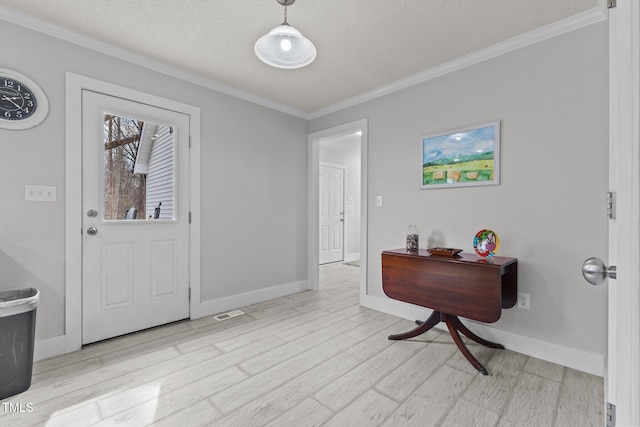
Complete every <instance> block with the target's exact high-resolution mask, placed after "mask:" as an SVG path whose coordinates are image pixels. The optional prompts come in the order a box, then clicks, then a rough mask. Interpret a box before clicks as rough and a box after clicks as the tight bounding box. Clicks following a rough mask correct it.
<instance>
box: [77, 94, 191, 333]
mask: <svg viewBox="0 0 640 427" xmlns="http://www.w3.org/2000/svg"><path fill="white" fill-rule="evenodd" d="M188 169H189V116H188V115H185V114H181V113H177V112H174V111H170V110H166V109H162V108H158V107H153V106H150V105H146V104H141V103H137V102H133V101H129V100H125V99H122V98H117V97H112V96H108V95H105V94H100V93H96V92H92V91H87V90H84V91H83V93H82V210H83V212H82V215H83V216H82V217H83V221H82V222H83V224H82V232H83V239H82V343H83V344H88V343H91V342H95V341H99V340H103V339H106V338H110V337H114V336H118V335H122V334H126V333H129V332H133V331H138V330H141V329H145V328H149V327H153V326H158V325H162V324H165V323H169V322H173V321H176V320H181V319H185V318H188V317H189V172H188Z"/></svg>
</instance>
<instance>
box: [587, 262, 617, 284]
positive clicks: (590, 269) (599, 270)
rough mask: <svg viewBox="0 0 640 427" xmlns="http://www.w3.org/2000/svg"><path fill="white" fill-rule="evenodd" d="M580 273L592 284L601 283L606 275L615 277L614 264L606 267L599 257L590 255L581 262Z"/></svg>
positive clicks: (611, 277)
mask: <svg viewBox="0 0 640 427" xmlns="http://www.w3.org/2000/svg"><path fill="white" fill-rule="evenodd" d="M582 275H583V276H584V278H585V280H586V281H587V282H589V283H591V284H592V285H596V286H597V285H601V284H603V283H604V281H605V280H607V277H608V278H609V279H615V278H616V266H615V265H612V266H611V267H607V266H606V265H604V262H603V261H602V260H601V259H600V258H596V257H591V258H588V259H587V260H586V261H585V262H584V263H582Z"/></svg>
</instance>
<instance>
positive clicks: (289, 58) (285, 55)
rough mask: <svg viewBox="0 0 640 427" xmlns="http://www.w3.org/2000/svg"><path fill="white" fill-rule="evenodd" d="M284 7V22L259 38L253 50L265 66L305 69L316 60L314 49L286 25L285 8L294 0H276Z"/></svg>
mask: <svg viewBox="0 0 640 427" xmlns="http://www.w3.org/2000/svg"><path fill="white" fill-rule="evenodd" d="M276 1H277V2H278V3H280V4H281V5H283V6H284V22H283V23H282V25H278V26H277V27H275V28H274V29H273V30H271V31H269V33H267V34H265V35H264V36H262V37H260V38H259V39H258V41H257V42H256V45H255V47H254V50H255V52H256V56H257V57H258V58H259V59H260V60H261V61H262V62H264V63H265V64H268V65H271V66H272V67H276V68H285V69H294V68H301V67H305V66H307V65H309V64H311V63H312V62H313V60H314V59H316V47H315V46H314V45H313V43H311V41H310V40H309V39H307V38H306V37H304V36H303V35H302V34H301V33H300V31H298V30H296V29H295V28H294V27H292V26H291V25H289V23H287V6H291V5H292V4H293V3H294V2H295V1H296V0H276Z"/></svg>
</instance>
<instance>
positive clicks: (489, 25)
mask: <svg viewBox="0 0 640 427" xmlns="http://www.w3.org/2000/svg"><path fill="white" fill-rule="evenodd" d="M599 1H600V0H535V1H534V0H402V1H400V0H297V1H296V3H295V4H294V5H292V6H290V7H289V8H288V21H289V23H290V24H291V25H292V26H295V27H296V28H297V29H298V30H300V31H301V32H302V33H303V34H304V35H305V36H306V37H307V38H309V39H311V40H312V41H313V42H314V44H315V45H316V48H317V49H318V57H317V59H316V61H315V62H314V63H312V64H311V65H309V66H307V67H305V68H302V69H298V70H280V69H274V68H271V67H269V66H267V65H265V64H263V63H262V62H260V61H259V60H258V59H257V58H256V56H255V55H254V53H253V45H254V43H255V41H256V40H257V39H258V38H259V37H260V36H262V35H263V34H265V33H266V32H268V31H269V30H271V29H272V28H273V27H275V26H276V25H279V24H280V23H281V22H282V20H283V13H284V10H283V7H282V6H280V4H278V3H277V2H276V0H226V1H220V0H208V1H205V0H182V1H176V0H135V1H131V0H108V1H107V0H55V1H52V0H29V1H24V0H0V7H4V10H5V11H10V12H13V11H17V12H19V13H24V14H25V15H28V16H31V17H35V18H38V19H41V20H44V21H46V22H48V23H51V24H54V25H56V26H60V27H63V28H66V29H69V30H72V31H73V32H76V33H78V34H81V35H84V36H89V37H91V38H93V39H96V40H99V41H103V42H106V43H108V44H111V45H114V46H117V47H120V48H124V49H126V50H128V51H131V52H134V53H137V54H140V55H143V56H145V57H147V58H151V59H154V60H157V61H161V62H164V63H167V64H170V65H172V66H174V67H178V68H180V69H182V70H184V71H187V72H189V73H192V74H195V75H198V76H200V77H203V78H206V79H209V80H212V81H215V82H219V83H222V84H224V85H227V86H230V87H232V88H236V89H238V90H241V91H244V92H247V93H250V94H253V95H256V96H258V97H261V98H264V99H267V100H270V101H273V102H275V103H278V104H281V105H283V106H287V107H289V108H293V109H295V110H298V111H301V112H304V113H311V112H313V111H317V110H319V109H321V108H325V107H327V106H330V105H332V104H335V103H338V102H340V101H342V100H344V99H347V98H350V97H353V96H357V95H359V94H362V93H365V92H367V91H372V90H375V89H376V88H379V87H382V86H384V85H388V84H390V83H391V82H394V81H397V80H399V79H402V78H406V77H408V76H411V75H413V74H416V73H418V72H422V71H424V70H427V69H429V68H431V67H434V66H437V65H439V64H442V63H446V62H447V61H451V60H454V59H456V58H459V57H462V56H464V55H468V54H470V53H472V52H474V51H477V50H480V49H483V48H486V47H488V46H491V45H495V44H497V43H500V42H503V41H505V40H508V39H511V38H513V37H516V36H518V35H521V34H524V33H527V32H529V31H532V30H535V29H537V28H540V27H543V26H545V25H548V24H551V23H555V22H557V21H560V20H562V19H565V18H568V17H571V16H574V15H577V14H580V13H583V12H586V11H589V10H592V9H595V8H598V7H601V6H599ZM1 14H2V10H1V9H0V18H2V16H1ZM0 25H2V21H0Z"/></svg>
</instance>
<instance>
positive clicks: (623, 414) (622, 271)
mask: <svg viewBox="0 0 640 427" xmlns="http://www.w3.org/2000/svg"><path fill="white" fill-rule="evenodd" d="M639 28H640V4H639V2H638V1H637V0H618V1H617V6H616V7H614V8H612V9H609V46H610V47H609V55H610V60H609V61H610V66H609V79H610V84H609V93H610V104H609V131H610V139H609V144H610V151H609V177H610V178H609V181H610V189H611V191H613V192H615V194H616V205H617V206H616V218H615V219H612V220H610V221H609V260H608V262H609V264H610V265H616V266H617V279H616V280H610V281H609V337H608V354H607V371H606V378H605V391H606V396H607V402H609V403H611V404H613V405H615V407H616V408H615V413H616V414H615V423H607V425H618V426H639V425H640V263H638V259H640V229H639V227H638V224H640V173H639V170H640V151H639V148H640V32H639V31H638V29H639ZM607 409H608V410H611V409H610V408H607Z"/></svg>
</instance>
